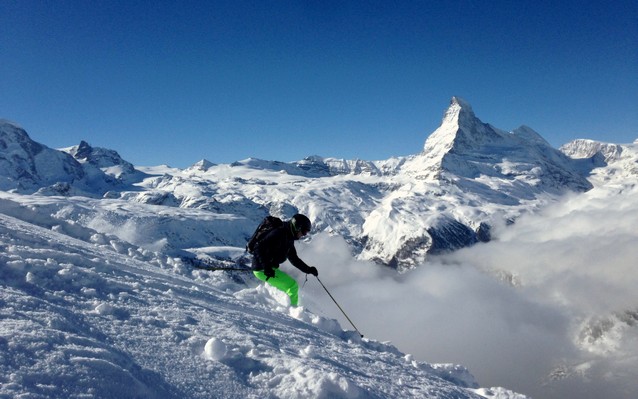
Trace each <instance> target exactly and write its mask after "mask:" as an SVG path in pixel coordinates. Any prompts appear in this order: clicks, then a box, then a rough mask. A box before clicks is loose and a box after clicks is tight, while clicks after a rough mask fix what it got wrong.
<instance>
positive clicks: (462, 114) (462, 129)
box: [423, 96, 497, 158]
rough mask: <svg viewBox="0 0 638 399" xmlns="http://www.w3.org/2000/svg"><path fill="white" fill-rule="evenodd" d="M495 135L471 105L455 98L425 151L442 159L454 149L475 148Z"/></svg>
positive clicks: (426, 142)
mask: <svg viewBox="0 0 638 399" xmlns="http://www.w3.org/2000/svg"><path fill="white" fill-rule="evenodd" d="M494 135H497V133H496V132H495V131H494V129H492V128H491V127H489V125H485V124H484V123H483V122H481V121H480V120H479V119H478V118H477V117H476V115H474V111H473V110H472V106H471V105H470V104H469V103H467V102H466V101H465V100H463V99H461V98H460V97H456V96H454V97H452V100H451V101H450V106H449V107H448V109H447V110H446V111H445V115H444V116H443V120H442V121H441V126H439V127H438V129H436V130H435V131H434V132H433V133H432V134H431V135H430V137H428V139H427V140H426V141H425V145H424V147H423V150H424V152H425V153H429V154H431V155H432V156H434V157H435V158H440V157H441V156H442V155H443V154H445V153H447V152H449V151H451V150H452V149H453V148H456V150H457V151H458V150H461V149H462V148H466V147H474V146H475V145H477V144H478V143H481V142H483V141H484V140H485V139H487V138H488V137H490V136H494Z"/></svg>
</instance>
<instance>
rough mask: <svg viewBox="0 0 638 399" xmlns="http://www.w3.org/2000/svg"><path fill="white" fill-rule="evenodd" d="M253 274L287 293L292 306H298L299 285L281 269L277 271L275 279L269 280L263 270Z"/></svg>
mask: <svg viewBox="0 0 638 399" xmlns="http://www.w3.org/2000/svg"><path fill="white" fill-rule="evenodd" d="M253 274H254V275H255V277H257V278H258V279H260V280H261V281H265V282H266V283H268V284H270V285H272V286H273V287H275V288H277V289H279V290H281V291H283V292H285V293H286V294H287V295H288V296H289V297H290V305H292V306H297V303H298V302H299V285H298V284H297V281H295V279H294V278H292V277H290V276H289V275H288V274H286V273H284V272H282V271H281V270H279V269H275V277H271V278H268V279H267V277H266V275H265V274H264V271H263V270H255V271H254V272H253ZM266 279H267V280H266Z"/></svg>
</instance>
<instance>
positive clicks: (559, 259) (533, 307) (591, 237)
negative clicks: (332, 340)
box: [300, 189, 638, 398]
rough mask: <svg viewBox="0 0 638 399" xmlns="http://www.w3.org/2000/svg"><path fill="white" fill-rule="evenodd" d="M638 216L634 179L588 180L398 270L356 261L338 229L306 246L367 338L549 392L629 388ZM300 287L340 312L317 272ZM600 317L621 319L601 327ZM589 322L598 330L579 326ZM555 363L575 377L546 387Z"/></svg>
mask: <svg viewBox="0 0 638 399" xmlns="http://www.w3.org/2000/svg"><path fill="white" fill-rule="evenodd" d="M636 226H638V189H634V190H631V191H629V192H625V193H623V194H622V195H611V194H609V193H604V192H603V193H601V192H600V191H596V190H593V192H590V193H588V194H585V195H581V196H579V197H574V198H568V199H567V200H566V201H565V202H563V203H560V204H556V205H554V206H552V207H550V208H548V209H547V210H546V211H545V212H543V213H542V214H541V215H537V216H528V217H525V218H521V219H520V220H519V221H517V223H516V224H515V225H513V226H510V227H508V228H504V229H501V230H497V231H496V234H497V239H496V240H494V241H493V242H491V243H488V244H481V245H477V246H475V247H473V248H469V249H466V250H463V251H458V252H456V253H454V254H450V255H447V256H441V257H436V258H431V259H430V260H429V262H428V263H427V264H425V265H423V266H421V267H419V268H417V269H416V270H413V271H411V272H408V273H405V274H403V275H397V274H396V273H395V272H394V271H392V270H388V269H385V268H382V267H378V266H375V265H372V264H371V263H369V262H361V261H357V260H355V259H353V258H352V256H351V254H350V252H349V249H348V247H347V245H346V244H345V243H344V242H343V240H341V239H340V238H338V237H329V236H327V235H318V236H316V237H314V239H313V240H312V243H311V245H301V246H300V253H301V256H302V258H303V259H305V260H306V261H308V262H309V263H313V262H314V264H316V265H317V266H318V267H319V270H320V276H319V277H320V278H321V279H322V281H323V282H324V283H325V284H326V286H327V287H328V289H330V290H331V292H332V293H333V295H334V296H335V298H336V299H337V300H338V301H339V303H340V304H341V305H342V307H343V308H344V310H345V311H346V312H347V313H348V315H349V316H350V317H351V319H352V320H353V321H354V322H355V324H356V325H357V327H358V328H359V329H360V330H361V332H362V333H364V334H367V335H368V336H370V337H371V338H374V339H379V340H390V341H392V342H393V343H394V344H395V345H397V346H398V347H399V348H400V349H401V350H403V351H406V352H408V353H412V354H413V355H415V356H416V357H417V358H419V359H421V360H425V361H429V362H455V363H460V364H463V365H466V366H468V367H469V368H470V371H471V372H473V373H474V374H475V375H476V377H477V378H478V380H479V383H481V384H482V385H490V384H492V385H503V386H507V387H509V388H513V389H515V390H518V391H520V392H523V393H528V394H531V395H532V396H534V397H545V398H551V397H567V396H564V395H568V396H570V395H585V397H587V395H591V394H594V393H600V392H605V393H606V397H624V396H623V392H624V391H626V390H631V389H634V390H638V384H637V383H636V382H635V381H634V379H633V378H628V377H627V374H628V372H629V371H630V370H635V369H636V368H638V346H637V345H635V343H636V339H637V337H638V332H637V331H636V330H638V328H636V327H635V326H633V327H632V326H629V325H628V324H627V323H624V322H622V321H621V320H620V319H618V318H617V317H615V316H614V315H615V314H618V313H619V312H624V311H628V310H633V311H638V301H637V300H636V295H635V287H636V286H637V283H638V271H637V270H636V267H635V261H636V259H638V228H636ZM504 276H506V277H508V278H509V280H508V279H503V277H504ZM510 281H514V282H516V283H517V284H516V285H511V284H510ZM304 295H305V296H306V301H307V303H308V306H309V307H311V308H312V309H313V310H315V309H318V310H319V311H322V312H325V313H326V314H328V315H331V316H333V317H339V315H340V312H339V310H338V309H337V308H336V307H335V306H334V304H332V303H331V301H330V299H329V298H328V297H327V295H326V294H325V292H323V290H322V288H321V287H320V286H319V285H318V284H317V283H316V282H315V283H311V282H310V281H309V282H308V283H307V284H306V286H305V287H304ZM601 319H602V320H611V321H612V322H613V323H615V325H614V327H613V328H611V329H608V330H605V328H601V325H602V326H603V327H604V326H605V325H607V324H605V323H602V324H601V323H600V320H601ZM340 320H341V323H342V326H343V327H344V328H348V327H350V326H349V323H348V322H347V321H346V320H345V318H343V317H340ZM596 322H599V323H598V324H596ZM637 322H638V320H637ZM613 323H612V324H613ZM592 325H593V326H594V327H595V328H598V330H596V331H598V333H599V334H598V335H596V336H593V337H592V336H590V335H588V334H587V333H584V332H583V328H584V326H592ZM595 328H594V330H595ZM587 331H589V330H586V332H587ZM592 331H593V330H592ZM584 337H586V338H584ZM632 345H633V346H632ZM597 347H598V348H600V347H603V348H607V349H606V350H603V351H600V350H598V351H596V350H594V349H595V348H597ZM558 366H562V367H563V368H564V370H567V371H566V372H565V373H566V375H570V373H571V375H572V376H571V377H567V378H565V379H563V380H561V381H558V382H554V383H551V384H549V385H546V386H542V385H543V383H544V382H547V377H548V375H549V373H550V372H551V371H552V370H554V369H555V368H556V367H558ZM556 374H558V373H556ZM614 395H616V396H614ZM570 397H575V396H570Z"/></svg>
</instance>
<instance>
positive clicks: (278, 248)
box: [253, 214, 319, 306]
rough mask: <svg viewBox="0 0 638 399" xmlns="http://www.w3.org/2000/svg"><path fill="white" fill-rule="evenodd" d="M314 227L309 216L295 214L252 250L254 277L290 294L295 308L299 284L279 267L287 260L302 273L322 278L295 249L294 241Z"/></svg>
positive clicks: (269, 233)
mask: <svg viewBox="0 0 638 399" xmlns="http://www.w3.org/2000/svg"><path fill="white" fill-rule="evenodd" d="M311 227H312V226H311V223H310V219H308V217H307V216H305V215H302V214H296V215H294V216H293V217H292V218H291V219H290V220H289V221H288V222H283V224H282V225H281V226H280V227H277V228H274V229H273V230H271V231H269V232H268V233H267V234H266V235H265V236H264V238H263V239H260V240H259V241H257V242H256V243H255V247H254V251H253V274H254V275H255V277H257V278H258V279H260V280H262V281H265V282H266V283H268V284H270V285H271V286H273V287H275V288H277V289H279V290H281V291H283V292H285V293H286V294H288V296H289V297H290V304H291V305H292V306H297V304H298V302H299V285H298V284H297V281H295V279H294V278H292V277H291V276H289V275H288V274H286V273H284V272H282V271H281V270H279V265H280V264H282V263H284V262H285V261H286V259H288V260H289V261H290V263H292V264H293V266H295V267H296V268H297V269H299V270H301V271H302V272H304V273H306V274H312V275H313V276H318V275H319V272H318V271H317V268H316V267H314V266H308V265H307V264H306V263H305V262H304V261H303V260H301V259H299V256H297V250H296V249H295V240H298V239H300V238H301V237H303V236H305V235H306V234H308V232H309V231H310V228H311Z"/></svg>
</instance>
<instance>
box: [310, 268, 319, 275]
mask: <svg viewBox="0 0 638 399" xmlns="http://www.w3.org/2000/svg"><path fill="white" fill-rule="evenodd" d="M308 274H312V275H313V276H315V277H317V276H319V271H318V270H317V268H316V267H314V266H310V269H308Z"/></svg>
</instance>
